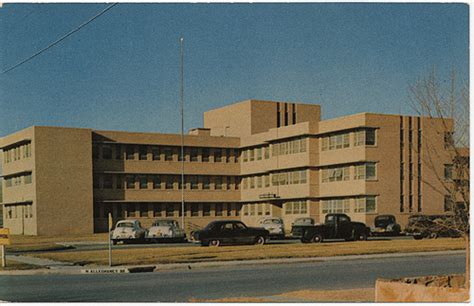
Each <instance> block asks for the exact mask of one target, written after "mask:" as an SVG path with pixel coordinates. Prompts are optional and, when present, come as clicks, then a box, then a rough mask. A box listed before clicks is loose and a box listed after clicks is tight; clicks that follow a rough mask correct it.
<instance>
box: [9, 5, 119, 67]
mask: <svg viewBox="0 0 474 306" xmlns="http://www.w3.org/2000/svg"><path fill="white" fill-rule="evenodd" d="M117 4H118V2H116V3H113V4H111V5H109V6H107V7H106V8H105V9H104V10H102V11H101V12H99V13H98V14H96V15H95V16H93V17H91V18H89V19H88V20H87V21H85V22H83V23H82V24H80V25H79V26H78V27H76V28H75V29H73V30H71V31H69V32H68V33H66V34H65V35H63V36H62V37H60V38H59V39H57V40H55V41H54V42H52V43H51V44H49V45H48V46H47V47H45V48H43V49H41V50H39V51H38V52H36V53H34V54H33V55H31V56H29V57H27V58H25V59H24V60H22V61H20V62H19V63H17V64H15V65H13V66H11V67H10V68H8V69H6V70H4V71H2V74H5V73H7V72H10V71H12V70H14V69H16V68H18V67H20V66H21V65H23V64H25V63H27V62H29V61H30V60H32V59H33V58H35V57H37V56H38V55H40V54H41V53H43V52H45V51H46V50H48V49H50V48H52V47H54V46H55V45H57V44H58V43H60V42H61V41H63V40H65V39H66V38H68V37H69V36H71V35H72V34H74V33H76V32H77V31H79V30H81V29H82V28H83V27H85V26H86V25H88V24H89V23H91V22H92V21H94V20H96V19H97V18H99V17H100V16H102V15H104V14H105V13H106V12H107V11H109V10H110V9H111V8H113V7H114V6H116V5H117Z"/></svg>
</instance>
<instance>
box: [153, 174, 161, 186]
mask: <svg viewBox="0 0 474 306" xmlns="http://www.w3.org/2000/svg"><path fill="white" fill-rule="evenodd" d="M153 188H154V189H161V177H160V176H159V175H155V176H154V177H153Z"/></svg>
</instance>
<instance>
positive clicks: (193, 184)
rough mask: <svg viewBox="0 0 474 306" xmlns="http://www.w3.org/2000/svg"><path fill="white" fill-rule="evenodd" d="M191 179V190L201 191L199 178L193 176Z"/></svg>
mask: <svg viewBox="0 0 474 306" xmlns="http://www.w3.org/2000/svg"><path fill="white" fill-rule="evenodd" d="M189 179H190V181H191V189H199V185H198V178H197V176H194V175H193V176H191V177H190V178H189Z"/></svg>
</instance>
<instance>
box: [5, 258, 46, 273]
mask: <svg viewBox="0 0 474 306" xmlns="http://www.w3.org/2000/svg"><path fill="white" fill-rule="evenodd" d="M6 264H7V266H6V267H5V268H3V267H1V265H0V271H8V270H31V269H39V268H41V267H38V266H35V265H29V264H25V263H21V262H17V261H14V260H10V259H7V262H6Z"/></svg>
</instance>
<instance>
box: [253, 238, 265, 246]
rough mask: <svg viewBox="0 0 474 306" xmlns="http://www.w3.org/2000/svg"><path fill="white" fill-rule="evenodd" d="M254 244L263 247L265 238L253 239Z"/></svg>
mask: <svg viewBox="0 0 474 306" xmlns="http://www.w3.org/2000/svg"><path fill="white" fill-rule="evenodd" d="M254 244H256V245H264V244H265V237H263V236H257V237H256V238H255V242H254Z"/></svg>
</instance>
